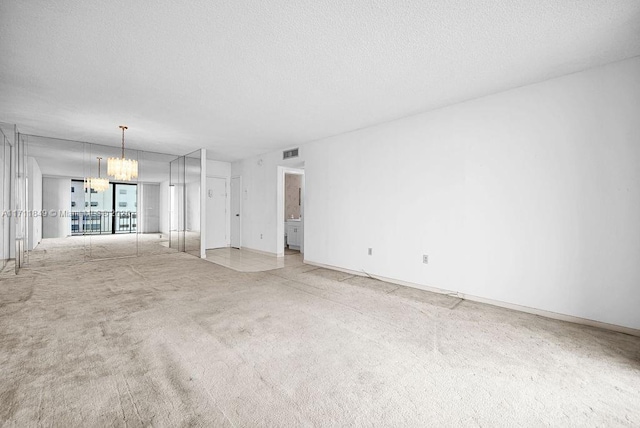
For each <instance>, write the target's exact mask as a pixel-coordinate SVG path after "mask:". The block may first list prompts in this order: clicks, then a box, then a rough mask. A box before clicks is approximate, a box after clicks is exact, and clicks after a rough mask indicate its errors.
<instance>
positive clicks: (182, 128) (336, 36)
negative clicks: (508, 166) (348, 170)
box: [0, 0, 640, 160]
mask: <svg viewBox="0 0 640 428" xmlns="http://www.w3.org/2000/svg"><path fill="white" fill-rule="evenodd" d="M637 55H640V1H637V0H535V1H533V0H494V1H488V0H485V1H473V2H469V1H467V0H435V1H425V0H367V1H362V0H349V1H344V0H296V1H291V0H264V1H247V0H227V1H221V0H190V1H188V2H179V1H175V0H156V1H152V0H146V1H142V0H109V1H100V2H95V1H86V0H2V1H1V2H0V58H2V60H1V63H0V79H1V80H0V120H2V121H5V122H10V123H17V124H18V126H19V128H20V130H21V131H22V132H25V133H30V134H38V135H47V136H52V137H58V138H67V139H75V140H81V141H90V142H95V143H100V144H108V145H118V144H119V143H120V130H119V129H118V125H120V124H126V125H129V127H130V129H129V131H128V133H127V142H128V143H127V146H128V147H131V148H135V149H143V150H151V151H157V152H166V153H173V154H185V153H188V152H191V151H193V150H195V149H198V148H201V147H205V148H207V149H208V150H209V158H212V159H220V160H235V159H240V158H244V157H248V156H251V155H257V154H260V153H264V152H267V151H270V150H275V149H280V148H287V147H291V146H294V145H297V144H300V143H304V142H308V141H312V140H317V139H320V138H323V137H327V136H330V135H335V134H340V133H344V132H348V131H351V130H354V129H358V128H362V127H366V126H369V125H373V124H376V123H380V122H385V121H389V120H392V119H396V118H400V117H404V116H408V115H412V114H415V113H419V112H422V111H426V110H429V109H432V108H436V107H440V106H443V105H447V104H451V103H455V102H459V101H462V100H466V99H470V98H474V97H478V96H483V95H487V94H490V93H494V92H498V91H501V90H505V89H508V88H513V87H517V86H521V85H525V84H529V83H533V82H537V81H541V80H544V79H548V78H551V77H555V76H560V75H563V74H567V73H571V72H575V71H579V70H583V69H585V68H589V67H593V66H597V65H601V64H605V63H608V62H612V61H616V60H620V59H624V58H629V57H633V56H637Z"/></svg>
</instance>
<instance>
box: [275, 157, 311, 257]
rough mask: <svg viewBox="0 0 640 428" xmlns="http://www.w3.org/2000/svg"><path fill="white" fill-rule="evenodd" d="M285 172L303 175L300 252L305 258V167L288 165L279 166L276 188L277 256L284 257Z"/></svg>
mask: <svg viewBox="0 0 640 428" xmlns="http://www.w3.org/2000/svg"><path fill="white" fill-rule="evenodd" d="M285 174H297V175H302V185H301V187H302V190H301V191H300V218H301V219H302V236H301V237H300V254H302V255H303V256H302V257H303V260H304V234H305V231H306V229H307V228H306V219H305V215H304V200H305V171H304V169H303V168H292V167H288V166H278V180H277V182H278V184H277V189H276V200H277V204H278V207H277V210H276V215H277V221H276V245H277V246H276V249H277V256H278V257H284V247H285V242H284V229H285V226H284V222H285V219H284V176H285Z"/></svg>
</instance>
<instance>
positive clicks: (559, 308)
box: [233, 58, 640, 329]
mask: <svg viewBox="0 0 640 428" xmlns="http://www.w3.org/2000/svg"><path fill="white" fill-rule="evenodd" d="M638 118H640V58H633V59H630V60H627V61H623V62H619V63H614V64H610V65H607V66H605V67H599V68H596V69H591V70H587V71H584V72H581V73H576V74H572V75H568V76H564V77H562V78H557V79H552V80H548V81H545V82H542V83H539V84H535V85H529V86H526V87H521V88H518V89H514V90H511V91H507V92H503V93H499V94H495V95H492V96H488V97H484V98H480V99H476V100H472V101H468V102H465V103H461V104H457V105H454V106H450V107H447V108H443V109H439V110H435V111H432V112H429V113H425V114H421V115H417V116H413V117H411V118H406V119H402V120H398V121H394V122H390V123H386V124H383V125H379V126H376V127H371V128H367V129H363V130H359V131H355V132H351V133H348V134H344V135H340V136H336V137H333V138H328V139H325V140H322V141H318V142H314V143H310V144H307V145H305V146H303V147H302V148H301V153H304V160H305V172H306V175H305V176H306V184H305V186H306V199H305V214H306V216H305V217H306V218H305V247H306V248H305V250H306V251H305V259H306V260H308V261H311V262H316V263H322V264H326V265H332V266H336V267H340V268H346V269H351V270H357V271H366V272H368V273H370V274H373V275H380V276H385V277H389V278H394V279H398V280H403V281H407V282H411V283H414V284H417V285H423V286H430V287H438V288H442V289H448V290H452V291H459V292H462V293H466V294H470V295H475V296H479V297H484V298H488V299H494V300H498V301H502V302H507V303H513V304H517V305H522V306H527V307H532V308H537V309H542V310H546V311H552V312H557V313H561V314H566V315H572V316H577V317H582V318H587V319H591V320H596V321H601V322H605V323H611V324H616V325H621V326H626V327H631V328H636V329H637V328H640V310H639V307H640V287H638V284H640V263H638V261H639V260H640V222H639V221H638V219H639V218H640V167H639V166H640V143H639V139H640V120H639V119H638ZM279 154H280V152H277V153H271V154H269V155H265V156H263V159H264V162H263V165H262V166H258V165H257V164H256V161H255V159H254V160H246V161H243V162H239V163H237V164H234V168H233V169H234V174H242V175H243V183H244V184H243V185H244V187H245V188H246V189H247V191H248V194H247V196H246V197H247V199H248V200H247V201H244V202H245V205H244V222H243V230H245V231H246V233H245V234H243V245H247V246H249V247H253V248H258V249H263V250H265V251H271V252H275V251H276V248H275V237H272V233H273V232H272V231H275V230H276V228H275V225H274V224H275V221H276V211H277V207H276V198H275V191H276V189H275V179H276V169H277V167H276V165H277V164H278V163H279V162H278V161H277V157H278V156H279ZM262 232H263V233H265V234H266V235H265V236H267V237H268V239H267V240H265V241H264V242H260V241H259V240H257V238H256V236H257V234H258V233H262ZM369 247H371V248H373V255H372V256H368V255H367V248H369ZM423 254H428V255H429V264H426V265H425V264H423V263H422V255H423Z"/></svg>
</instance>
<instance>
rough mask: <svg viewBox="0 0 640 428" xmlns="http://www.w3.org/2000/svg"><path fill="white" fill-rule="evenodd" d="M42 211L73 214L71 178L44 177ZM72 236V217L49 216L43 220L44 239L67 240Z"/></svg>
mask: <svg viewBox="0 0 640 428" xmlns="http://www.w3.org/2000/svg"><path fill="white" fill-rule="evenodd" d="M42 209H43V210H45V211H50V210H54V211H56V212H60V211H63V212H69V213H70V212H71V179H70V178H54V177H44V178H43V179H42ZM81 209H82V208H81ZM70 235H71V218H70V217H65V216H59V215H56V216H52V215H48V216H46V217H43V218H42V237H43V238H65V237H67V236H70Z"/></svg>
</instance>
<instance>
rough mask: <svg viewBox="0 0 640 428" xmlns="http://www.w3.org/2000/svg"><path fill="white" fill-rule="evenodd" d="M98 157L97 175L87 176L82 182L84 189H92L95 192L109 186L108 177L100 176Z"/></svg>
mask: <svg viewBox="0 0 640 428" xmlns="http://www.w3.org/2000/svg"><path fill="white" fill-rule="evenodd" d="M96 159H98V176H97V177H87V180H86V181H85V183H84V188H85V189H93V190H95V191H96V192H104V191H105V190H107V189H108V188H109V179H108V178H102V177H100V161H101V160H102V158H101V157H98V158H96Z"/></svg>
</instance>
